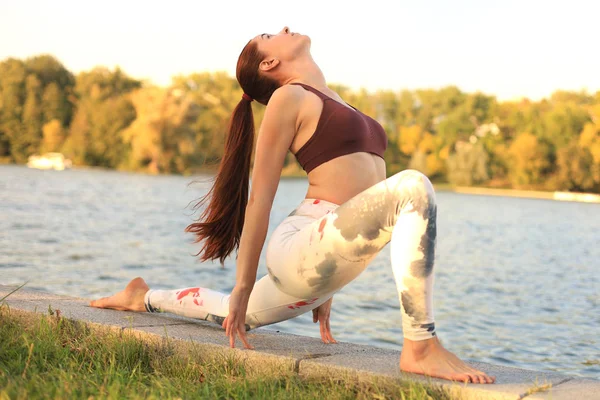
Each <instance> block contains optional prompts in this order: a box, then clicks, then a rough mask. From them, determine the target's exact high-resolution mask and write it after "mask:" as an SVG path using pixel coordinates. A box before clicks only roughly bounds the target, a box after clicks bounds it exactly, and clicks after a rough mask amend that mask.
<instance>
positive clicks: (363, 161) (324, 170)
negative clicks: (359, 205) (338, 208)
mask: <svg viewBox="0 0 600 400" xmlns="http://www.w3.org/2000/svg"><path fill="white" fill-rule="evenodd" d="M315 89H317V90H319V91H321V92H322V93H324V94H325V95H327V96H329V97H331V98H332V99H333V101H337V102H338V103H340V104H341V105H342V106H344V107H348V108H350V109H351V107H349V106H348V105H347V104H346V103H344V101H343V100H342V99H341V98H340V97H339V96H338V95H337V93H335V92H333V91H332V90H330V89H321V88H315ZM306 93H307V95H306V100H305V101H304V102H303V104H302V108H301V109H300V115H299V120H300V127H299V129H298V130H297V131H296V135H295V136H294V139H293V141H292V145H291V146H290V151H291V152H292V153H293V154H296V153H297V152H298V151H299V150H300V149H301V148H302V146H304V144H305V143H306V142H307V141H308V140H309V139H310V138H311V137H312V135H313V134H314V133H315V130H316V128H317V124H318V122H319V118H320V116H321V113H322V111H323V100H321V99H320V98H319V97H317V95H315V94H314V93H311V92H308V91H307V92H306ZM385 178H386V167H385V161H384V160H383V159H382V158H381V157H379V156H377V155H375V154H371V153H367V152H358V153H351V154H346V155H343V156H341V157H336V158H334V159H332V160H329V161H327V162H325V163H323V164H321V165H319V166H318V167H316V168H315V169H313V170H312V171H310V172H309V173H308V184H309V186H308V191H307V193H306V198H313V199H322V200H326V201H329V202H332V203H335V204H342V203H345V202H346V201H347V200H349V199H351V198H352V197H354V196H355V195H357V194H358V193H360V192H362V191H363V190H365V189H367V188H369V187H371V186H373V185H374V184H376V183H378V182H380V181H382V180H384V179H385Z"/></svg>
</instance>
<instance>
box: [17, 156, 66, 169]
mask: <svg viewBox="0 0 600 400" xmlns="http://www.w3.org/2000/svg"><path fill="white" fill-rule="evenodd" d="M72 165H73V163H72V162H71V160H69V159H68V158H65V156H63V155H62V154H61V153H46V154H42V155H41V156H38V155H32V156H29V159H28V160H27V166H28V167H29V168H37V169H54V170H57V171H62V170H64V169H69V168H71V166H72Z"/></svg>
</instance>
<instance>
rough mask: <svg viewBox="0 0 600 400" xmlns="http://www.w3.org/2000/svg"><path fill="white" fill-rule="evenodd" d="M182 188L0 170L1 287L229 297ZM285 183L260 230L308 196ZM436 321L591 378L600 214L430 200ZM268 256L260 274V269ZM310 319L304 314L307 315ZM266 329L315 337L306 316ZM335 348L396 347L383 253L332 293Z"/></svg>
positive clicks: (459, 342)
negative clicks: (140, 281)
mask: <svg viewBox="0 0 600 400" xmlns="http://www.w3.org/2000/svg"><path fill="white" fill-rule="evenodd" d="M191 180H192V179H191V178H186V177H180V176H145V175H136V174H128V173H118V172H110V171H96V170H85V171H84V170H71V171H62V172H57V171H39V170H30V169H27V168H23V167H16V166H2V167H0V283H3V284H17V283H22V282H24V281H29V284H28V286H29V287H32V288H39V289H44V290H48V291H51V292H55V293H60V294H67V295H73V296H80V297H87V298H91V297H97V296H104V295H108V294H110V293H112V292H114V291H116V290H120V289H122V287H123V286H124V284H125V283H126V282H127V281H128V280H129V279H131V278H133V277H136V276H143V277H144V278H146V280H147V281H148V283H149V284H150V286H151V287H155V288H178V287H186V286H189V285H191V282H193V284H194V285H200V286H205V287H210V288H213V289H216V290H221V291H229V290H231V289H232V287H233V285H234V282H235V264H234V261H235V257H230V258H229V259H228V260H227V262H226V264H225V265H226V268H225V269H221V268H220V267H219V265H218V263H214V264H211V263H204V264H202V263H199V262H198V261H196V259H195V258H194V257H193V254H194V253H195V252H197V251H198V245H192V244H191V242H192V237H191V235H189V234H185V233H184V228H185V227H186V226H187V224H188V223H189V222H190V221H191V214H192V213H191V210H190V208H189V207H188V204H189V203H190V201H192V200H194V199H195V198H197V197H199V195H201V194H203V193H204V191H205V190H206V187H207V186H206V185H197V186H188V183H189V182H190V181H191ZM306 188H307V182H306V180H283V181H282V182H281V184H280V187H279V191H278V195H277V197H276V199H275V202H274V205H273V211H272V214H271V219H270V224H269V234H268V236H267V240H268V238H269V235H270V233H271V232H272V231H273V230H274V229H275V227H276V226H277V224H278V223H279V222H281V221H282V220H283V218H285V216H286V215H287V214H289V212H290V210H292V209H293V208H294V207H295V206H296V205H297V204H298V203H299V202H300V201H301V200H302V199H303V197H304V194H305V193H306ZM437 199H438V214H439V216H438V224H439V226H438V245H437V262H436V267H435V271H436V278H435V294H434V301H435V316H436V326H437V330H438V333H439V336H440V339H441V340H442V341H443V342H444V344H445V345H446V346H447V347H448V348H449V349H450V350H452V351H455V352H457V353H458V354H459V355H461V356H462V357H464V358H466V359H470V360H478V361H487V362H492V363H497V364H503V365H509V366H515V367H522V368H529V369H535V370H546V371H560V372H564V373H569V374H574V375H581V376H588V377H598V376H600V364H599V362H600V340H599V339H598V333H599V331H600V329H599V327H600V312H598V306H599V305H600V272H599V267H600V262H599V261H598V260H600V205H598V204H579V203H562V202H552V201H545V200H530V199H515V198H502V197H484V196H470V195H462V194H453V193H447V192H440V193H438V195H437ZM264 261H265V259H264V251H263V254H262V256H261V260H260V267H259V276H262V275H264V274H265V273H266V269H265V264H264ZM309 314H310V313H309ZM309 314H305V315H304V316H301V317H299V318H297V319H295V320H291V321H286V322H283V323H280V324H277V325H273V326H272V327H269V329H277V330H281V331H287V332H293V333H296V334H301V335H308V336H314V337H318V336H319V329H318V326H317V325H316V324H313V323H312V318H311V315H309ZM331 324H332V330H333V332H334V335H335V337H336V338H337V339H338V340H342V341H348V342H354V343H363V344H371V345H376V346H381V347H392V348H397V349H399V348H401V344H402V329H401V323H400V312H399V303H398V296H397V293H396V286H395V283H394V281H393V276H392V272H391V268H390V253H389V245H388V246H387V247H386V248H384V249H383V251H382V252H381V253H380V254H379V255H378V256H377V258H376V259H375V260H374V261H373V262H372V264H371V265H370V266H369V268H367V270H366V271H365V272H364V273H363V274H362V275H361V276H360V277H359V278H358V279H357V280H355V281H354V282H352V283H351V284H350V285H348V286H347V287H346V288H344V289H343V290H342V291H341V292H340V293H339V294H337V295H336V296H335V298H334V301H333V311H332V321H331Z"/></svg>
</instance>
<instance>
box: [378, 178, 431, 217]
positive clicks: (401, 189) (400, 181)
mask: <svg viewBox="0 0 600 400" xmlns="http://www.w3.org/2000/svg"><path fill="white" fill-rule="evenodd" d="M386 186H387V189H388V190H389V191H390V192H391V193H393V196H394V197H395V199H396V200H397V201H399V204H400V205H401V208H403V207H404V206H407V205H409V204H410V206H411V207H412V208H413V209H414V211H416V212H418V213H419V214H421V215H422V216H423V217H425V218H427V217H428V216H429V215H430V214H431V212H432V211H433V210H434V209H435V207H436V205H435V204H436V203H435V191H434V189H433V185H432V183H431V181H430V180H429V178H427V176H426V175H425V174H423V173H422V172H419V171H417V170H413V169H407V170H404V171H401V172H398V173H397V174H395V175H392V176H391V177H389V178H388V179H387V180H386Z"/></svg>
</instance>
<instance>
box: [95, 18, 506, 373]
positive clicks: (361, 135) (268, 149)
mask: <svg viewBox="0 0 600 400" xmlns="http://www.w3.org/2000/svg"><path fill="white" fill-rule="evenodd" d="M310 43H311V42H310V38H309V37H308V36H305V35H300V34H298V33H292V32H290V30H289V29H288V28H287V27H285V28H283V30H282V31H281V32H279V33H278V34H276V35H271V34H262V35H259V36H257V37H255V38H253V39H252V40H250V42H248V44H247V45H246V47H245V48H244V49H243V51H242V53H241V54H240V57H239V59H238V63H237V72H236V75H237V79H238V82H239V83H240V86H241V87H242V89H243V90H244V94H243V96H242V99H241V100H240V103H239V104H238V105H237V107H236V108H235V110H234V112H233V117H232V119H231V123H230V127H229V135H228V138H227V141H226V145H225V152H224V155H223V159H222V160H221V164H220V167H219V171H218V173H217V176H216V180H215V183H214V185H213V187H212V188H211V190H210V191H209V193H208V194H207V195H206V196H204V197H203V198H202V199H201V200H200V202H199V205H202V204H205V203H208V206H207V207H206V208H205V209H204V211H203V213H202V215H201V216H200V219H199V220H198V222H196V223H193V224H191V225H190V226H189V227H188V229H187V230H188V231H189V232H193V233H195V234H196V237H197V241H198V242H203V247H202V249H201V251H200V253H199V254H200V256H201V259H202V260H203V261H205V260H214V259H220V260H221V261H223V260H224V259H225V258H226V257H227V256H228V255H229V254H230V253H231V252H232V251H233V250H235V249H236V248H238V257H237V267H236V268H237V274H236V284H235V287H234V289H233V291H232V293H231V294H229V295H226V294H223V293H219V292H215V291H212V290H209V289H206V288H200V287H193V288H185V289H179V290H150V289H149V287H148V286H147V285H146V283H145V282H144V281H143V280H142V279H141V278H136V279H134V280H133V281H131V282H130V283H129V285H128V286H127V287H126V288H125V290H124V291H122V292H120V293H117V294H116V295H114V296H111V297H107V298H103V299H100V300H96V301H92V302H91V305H92V306H94V307H102V308H113V309H117V310H134V311H149V312H155V311H163V312H172V313H176V314H180V315H185V316H189V317H195V318H200V319H205V320H210V321H214V322H216V323H219V324H220V325H221V326H222V327H223V328H225V330H226V335H227V336H228V337H229V343H230V346H231V347H234V345H235V337H236V335H237V336H239V338H240V339H241V340H242V342H243V343H244V346H245V347H246V348H252V346H251V345H250V344H249V343H248V340H247V337H246V330H247V329H251V328H255V327H258V326H264V325H268V324H273V323H276V322H280V321H284V320H287V319H290V318H294V317H296V316H298V315H300V314H303V313H305V312H308V311H310V310H312V311H313V321H314V322H316V321H317V320H318V321H319V323H320V328H321V337H322V340H323V341H324V342H325V343H335V340H334V339H333V337H332V335H331V330H330V326H329V314H330V310H331V304H332V299H333V295H334V294H335V293H336V292H337V291H339V290H340V289H341V288H343V287H344V286H345V285H346V284H347V283H349V282H350V281H352V280H353V279H354V278H356V277H357V276H358V275H359V274H360V273H361V272H362V271H363V270H364V269H365V268H366V267H367V265H368V264H369V262H370V261H371V260H372V259H373V258H374V257H375V256H376V255H377V253H378V252H379V251H380V250H381V249H382V248H383V247H384V246H385V245H386V244H387V243H389V242H390V241H391V246H390V247H391V261H392V271H393V273H394V277H395V279H396V284H397V287H398V294H399V298H400V309H401V314H402V328H403V334H404V343H403V348H402V355H401V357H400V368H401V370H403V371H406V372H412V373H417V374H425V375H429V376H433V377H439V378H444V379H450V380H458V381H465V382H474V383H493V382H494V381H495V378H494V377H491V376H488V375H486V374H485V373H484V372H482V371H478V370H476V369H473V368H471V367H469V366H468V365H467V364H465V363H464V362H463V361H461V360H460V359H458V358H457V357H456V356H455V355H454V354H452V353H451V352H449V351H448V350H446V349H445V348H444V347H443V346H442V345H441V343H440V341H439V340H438V338H437V336H436V331H435V324H434V319H433V305H432V290H433V263H434V247H435V239H436V210H437V208H436V203H435V195H434V191H433V187H432V186H431V183H430V182H429V180H428V179H427V178H426V177H425V176H424V175H423V174H421V173H419V172H417V171H411V170H407V171H403V172H400V173H398V174H395V175H393V176H391V177H389V178H387V179H386V167H385V162H384V159H383V154H384V150H385V149H386V146H387V137H386V134H385V132H384V130H383V128H382V127H381V125H379V124H378V123H377V122H376V121H375V120H374V119H372V118H370V117H368V116H366V115H365V114H363V113H361V112H360V111H358V110H356V109H354V108H353V107H351V106H349V105H348V104H346V103H345V102H344V101H343V100H342V99H341V98H340V96H339V95H338V94H337V93H335V92H334V91H332V90H330V89H329V88H328V87H327V85H326V82H325V77H324V76H323V73H322V72H321V70H320V69H319V67H318V66H317V64H316V63H315V61H314V60H313V58H312V56H311V53H310ZM253 100H256V101H258V102H260V103H261V104H265V105H267V108H266V111H265V115H264V120H263V123H262V125H261V128H260V132H259V134H258V138H257V145H256V153H255V160H254V168H253V172H252V189H251V191H250V195H249V197H248V191H249V171H250V157H251V153H252V148H253V139H254V121H253V116H252V108H251V102H252V101H253ZM288 151H291V152H292V153H293V154H294V155H295V156H296V158H297V159H298V161H299V163H300V164H301V165H302V167H303V168H304V169H305V171H306V172H307V174H308V181H309V188H308V192H307V194H306V198H305V199H304V200H303V201H301V202H300V204H299V205H298V207H297V208H296V209H295V210H293V211H292V212H291V213H290V214H289V216H288V217H287V218H285V220H284V221H283V222H282V223H281V224H280V225H279V226H278V227H277V228H276V229H275V231H274V232H273V234H272V236H271V238H270V241H269V243H268V245H267V250H266V251H267V253H266V263H267V269H268V275H267V276H264V277H262V278H261V279H260V280H258V281H257V282H255V281H256V271H257V267H258V261H259V256H260V254H261V251H262V248H263V245H264V242H265V239H266V235H267V228H268V224H269V215H270V212H271V206H272V204H273V198H274V196H275V192H276V191H277V186H278V184H279V179H280V174H281V170H282V167H283V162H284V159H285V157H286V154H287V152H288Z"/></svg>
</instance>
